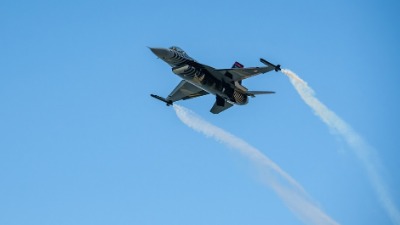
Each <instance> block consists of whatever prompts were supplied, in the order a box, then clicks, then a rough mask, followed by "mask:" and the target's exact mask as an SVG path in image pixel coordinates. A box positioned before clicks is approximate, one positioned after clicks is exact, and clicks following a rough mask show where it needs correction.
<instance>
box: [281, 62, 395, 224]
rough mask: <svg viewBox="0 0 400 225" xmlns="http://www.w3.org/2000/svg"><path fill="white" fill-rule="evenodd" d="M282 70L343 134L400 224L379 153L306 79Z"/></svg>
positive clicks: (323, 118) (315, 109)
mask: <svg viewBox="0 0 400 225" xmlns="http://www.w3.org/2000/svg"><path fill="white" fill-rule="evenodd" d="M282 72H283V73H284V74H285V75H286V76H288V77H289V78H290V82H291V83H292V85H293V86H294V87H295V89H296V90H297V92H298V93H299V95H300V97H301V98H302V99H303V101H304V102H305V103H306V104H307V105H308V106H310V107H311V108H312V109H313V111H314V113H315V114H316V115H317V116H318V117H319V118H321V120H322V121H323V122H324V123H325V124H326V125H328V127H329V128H330V129H332V130H334V131H335V133H336V134H338V135H339V136H341V137H342V138H343V139H344V140H345V141H346V142H347V144H348V145H349V146H350V148H351V149H352V150H353V151H354V153H355V155H356V156H357V158H358V159H359V160H360V162H361V164H362V165H363V167H364V169H365V170H366V172H367V175H368V178H369V180H370V182H371V184H372V186H373V188H374V189H375V192H376V194H377V196H378V198H379V201H380V202H381V204H382V206H383V208H384V209H385V210H386V212H387V213H388V215H389V217H390V218H391V220H392V221H393V223H394V224H400V212H399V210H398V209H397V208H396V206H395V204H394V203H393V201H392V198H391V197H390V194H389V191H388V189H387V188H386V185H385V183H384V181H383V179H382V177H381V176H380V174H379V171H380V169H382V164H381V163H380V161H379V158H378V155H377V153H376V151H375V149H374V148H372V147H371V146H370V145H369V144H368V143H367V142H366V141H365V140H364V139H363V138H362V137H361V136H360V135H359V134H357V133H356V132H355V131H354V130H353V129H352V128H351V127H350V126H349V125H348V124H347V123H346V122H345V121H344V120H342V119H341V118H340V117H339V116H337V115H336V114H335V113H334V112H333V111H331V110H330V109H329V108H328V107H326V106H325V105H324V104H323V103H321V102H320V101H319V100H318V99H317V98H316V97H315V93H314V91H313V89H311V88H310V87H309V86H308V85H307V83H306V82H305V81H303V80H302V79H301V78H300V77H298V76H297V75H296V74H295V73H294V72H292V71H290V70H287V69H282Z"/></svg>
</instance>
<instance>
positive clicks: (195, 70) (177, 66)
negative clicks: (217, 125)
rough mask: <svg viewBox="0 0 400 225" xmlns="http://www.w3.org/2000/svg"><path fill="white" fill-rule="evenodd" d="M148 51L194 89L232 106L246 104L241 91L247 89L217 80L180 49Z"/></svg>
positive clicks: (246, 99)
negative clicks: (194, 87) (214, 96)
mask: <svg viewBox="0 0 400 225" xmlns="http://www.w3.org/2000/svg"><path fill="white" fill-rule="evenodd" d="M150 49H151V51H152V52H153V53H154V54H155V55H157V56H158V57H159V58H160V59H162V60H163V61H165V62H166V63H167V64H169V65H170V66H171V67H172V72H173V73H175V74H176V75H178V76H179V77H181V78H182V79H184V80H186V81H187V82H189V83H191V84H193V85H195V86H196V87H198V88H200V89H202V90H204V91H206V92H208V93H210V94H213V95H216V96H219V97H221V98H223V99H225V100H226V101H228V102H230V103H232V104H237V105H244V104H247V103H248V96H247V95H246V94H244V93H243V91H242V90H243V89H244V90H245V91H246V90H247V89H245V88H244V87H243V86H241V85H239V84H237V86H238V87H236V85H235V84H232V83H227V82H225V81H224V80H220V79H217V78H216V77H215V76H213V75H212V74H210V73H209V72H208V71H207V70H206V69H204V68H202V67H201V64H199V63H197V61H196V60H194V59H193V58H191V57H189V56H188V55H187V54H186V53H185V52H184V51H182V50H181V49H179V48H177V47H172V48H169V49H168V48H150Z"/></svg>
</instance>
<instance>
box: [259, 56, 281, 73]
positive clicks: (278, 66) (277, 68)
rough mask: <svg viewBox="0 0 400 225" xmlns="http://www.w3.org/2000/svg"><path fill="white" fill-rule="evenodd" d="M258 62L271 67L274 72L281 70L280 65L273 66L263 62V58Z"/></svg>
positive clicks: (265, 61)
mask: <svg viewBox="0 0 400 225" xmlns="http://www.w3.org/2000/svg"><path fill="white" fill-rule="evenodd" d="M260 62H262V63H264V64H265V65H267V66H272V67H273V68H274V70H275V71H276V72H278V71H280V70H281V65H279V64H278V65H276V66H275V65H274V64H272V63H270V62H268V61H267V60H265V59H263V58H260Z"/></svg>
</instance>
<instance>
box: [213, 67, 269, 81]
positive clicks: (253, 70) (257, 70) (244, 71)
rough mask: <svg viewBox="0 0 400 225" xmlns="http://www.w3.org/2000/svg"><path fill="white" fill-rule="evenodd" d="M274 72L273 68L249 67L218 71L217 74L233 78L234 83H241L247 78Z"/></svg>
mask: <svg viewBox="0 0 400 225" xmlns="http://www.w3.org/2000/svg"><path fill="white" fill-rule="evenodd" d="M272 70H274V68H273V67H270V66H266V67H247V68H231V69H216V70H215V71H216V72H219V73H222V74H225V75H227V76H230V75H231V76H232V80H233V81H240V80H244V79H246V78H249V77H252V76H256V75H259V74H262V73H267V72H269V71H272Z"/></svg>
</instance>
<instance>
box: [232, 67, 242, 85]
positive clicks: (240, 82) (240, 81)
mask: <svg viewBox="0 0 400 225" xmlns="http://www.w3.org/2000/svg"><path fill="white" fill-rule="evenodd" d="M243 67H244V66H243V64H241V63H240V62H235V63H234V64H233V65H232V69H233V68H243ZM239 84H242V80H239Z"/></svg>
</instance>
